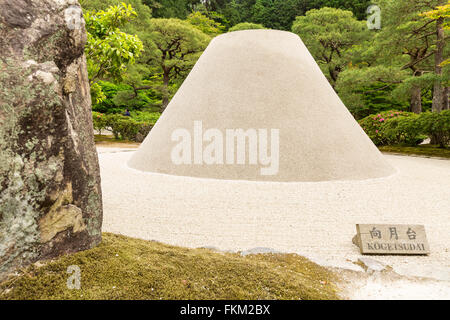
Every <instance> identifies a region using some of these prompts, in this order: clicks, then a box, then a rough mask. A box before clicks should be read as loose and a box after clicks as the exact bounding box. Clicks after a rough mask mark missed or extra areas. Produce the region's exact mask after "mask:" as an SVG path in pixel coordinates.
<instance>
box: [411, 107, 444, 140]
mask: <svg viewBox="0 0 450 320" xmlns="http://www.w3.org/2000/svg"><path fill="white" fill-rule="evenodd" d="M418 122H419V125H420V127H421V128H422V132H423V133H424V134H426V135H428V136H429V137H430V139H431V141H432V143H435V144H438V145H439V146H440V147H442V148H444V147H446V146H449V145H450V110H444V111H442V112H440V113H436V112H424V113H422V114H420V117H419V119H418Z"/></svg>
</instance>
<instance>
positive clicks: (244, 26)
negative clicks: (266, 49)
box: [228, 22, 264, 32]
mask: <svg viewBox="0 0 450 320" xmlns="http://www.w3.org/2000/svg"><path fill="white" fill-rule="evenodd" d="M252 29H264V26H263V25H262V24H258V23H250V22H242V23H238V24H237V25H235V26H233V27H231V28H230V29H228V32H233V31H239V30H252Z"/></svg>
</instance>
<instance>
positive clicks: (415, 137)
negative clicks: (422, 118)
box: [381, 113, 426, 146]
mask: <svg viewBox="0 0 450 320" xmlns="http://www.w3.org/2000/svg"><path fill="white" fill-rule="evenodd" d="M418 118H419V115H417V114H414V113H413V114H410V115H408V116H399V117H393V118H390V119H387V120H386V121H385V123H384V125H382V128H381V135H382V136H384V137H385V139H386V141H387V143H386V144H388V145H408V146H416V145H418V144H420V143H421V142H423V140H425V139H426V136H423V135H422V128H421V126H420V123H419V122H418V121H417V119H418Z"/></svg>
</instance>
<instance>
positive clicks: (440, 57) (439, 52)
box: [432, 18, 445, 112]
mask: <svg viewBox="0 0 450 320" xmlns="http://www.w3.org/2000/svg"><path fill="white" fill-rule="evenodd" d="M443 22H444V18H439V19H438V20H437V21H436V28H437V30H436V35H437V42H436V52H435V54H434V65H435V73H436V75H438V76H441V75H442V66H441V64H442V62H443V61H444V46H445V42H444V36H445V35H444V28H443V27H442V25H443ZM443 96H444V88H443V87H442V83H441V81H440V80H436V81H435V82H434V87H433V105H432V111H433V112H441V110H442V108H443V104H444V97H443Z"/></svg>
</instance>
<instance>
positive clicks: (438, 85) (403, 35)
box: [81, 0, 450, 144]
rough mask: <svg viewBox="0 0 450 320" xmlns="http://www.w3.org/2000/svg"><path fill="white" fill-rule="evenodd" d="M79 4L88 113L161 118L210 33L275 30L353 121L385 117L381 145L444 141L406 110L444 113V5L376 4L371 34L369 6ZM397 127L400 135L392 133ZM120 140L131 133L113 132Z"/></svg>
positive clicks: (187, 0) (141, 0)
mask: <svg viewBox="0 0 450 320" xmlns="http://www.w3.org/2000/svg"><path fill="white" fill-rule="evenodd" d="M81 3H82V6H83V8H84V11H85V17H86V21H87V27H88V32H89V40H88V46H87V48H86V53H87V57H88V65H89V75H90V80H91V90H92V96H93V110H94V111H97V112H100V113H103V114H105V115H108V114H123V113H124V111H125V109H128V110H130V111H131V113H132V114H133V117H131V118H128V120H130V119H133V121H137V122H146V120H145V121H144V119H139V120H138V119H136V114H137V112H139V113H140V115H141V118H142V117H144V118H145V117H146V116H145V115H147V114H148V115H150V117H152V119H153V115H159V113H155V112H158V111H159V112H162V111H164V108H165V107H166V106H167V105H168V103H169V101H170V99H171V98H172V97H173V95H174V94H175V93H176V91H177V90H178V88H179V86H180V85H181V84H182V82H183V81H184V79H185V77H186V76H187V74H188V73H189V71H190V70H191V68H192V66H193V65H194V64H195V62H196V61H197V59H198V58H199V56H200V55H201V54H202V52H203V50H204V49H205V48H206V46H207V45H208V43H209V41H210V40H211V39H212V38H213V37H215V36H217V35H219V34H221V33H224V32H232V31H237V30H247V29H261V28H269V29H270V28H272V29H281V30H292V31H293V32H294V33H297V34H298V35H299V36H300V37H301V38H302V40H303V42H304V43H305V44H306V46H307V47H308V49H309V50H310V52H311V53H312V55H313V56H314V58H315V59H316V61H317V63H318V64H319V66H320V67H321V69H322V71H323V73H324V74H325V76H326V77H327V78H328V80H329V81H330V83H331V85H332V86H333V87H334V89H335V90H336V92H337V93H338V94H339V96H340V98H341V99H342V100H343V102H344V103H345V104H346V106H347V107H348V109H349V110H350V112H351V113H352V114H353V116H354V117H355V118H356V119H363V118H365V119H366V120H365V122H364V121H363V122H364V123H366V122H367V119H373V117H374V116H376V115H378V114H382V115H383V116H384V115H385V114H386V116H385V118H386V119H387V121H386V123H389V125H384V124H383V125H382V128H379V129H382V130H379V129H378V128H375V126H373V130H372V131H371V132H370V134H369V135H370V136H371V138H373V139H374V141H377V144H386V143H389V144H392V143H405V144H415V143H416V142H417V141H420V139H421V138H423V135H426V136H430V137H432V140H433V142H434V143H437V141H444V142H443V144H445V137H444V138H443V137H440V135H442V133H441V131H439V132H438V133H435V132H434V131H433V129H432V128H433V127H432V126H431V125H430V124H429V121H428V122H426V121H425V120H424V119H425V118H426V117H425V116H423V117H420V119H421V122H417V121H413V120H412V119H413V118H414V119H415V117H414V115H411V114H409V113H407V112H415V113H420V112H422V111H424V112H426V111H429V110H432V111H435V112H439V111H441V110H446V109H448V92H449V87H450V75H449V74H450V63H448V61H450V60H449V58H448V57H449V55H450V51H449V49H448V46H446V45H445V44H446V40H447V38H448V31H446V30H448V28H449V25H450V23H449V18H450V14H449V9H448V8H449V7H450V5H449V4H447V5H446V3H450V2H447V0H377V1H374V3H376V4H377V5H379V6H380V7H381V29H380V30H369V28H368V27H367V23H366V21H365V19H366V18H367V15H368V13H367V12H366V10H367V8H368V6H369V5H370V4H371V3H372V2H371V1H356V0H206V1H200V0H123V3H122V0H81ZM439 30H441V31H442V30H443V32H444V33H442V32H441V33H439V32H437V31H439ZM438 34H440V35H441V36H440V38H439V37H438ZM445 90H446V91H445ZM392 109H395V110H399V111H401V112H403V113H402V116H399V117H395V119H390V117H389V112H390V110H392ZM429 117H430V119H431V120H430V121H438V119H437V118H432V116H429ZM156 118H157V116H156ZM156 118H155V120H156ZM404 118H408V119H409V120H403V119H404ZM439 119H440V118H439ZM122 120H123V119H122ZM408 121H409V122H408ZM439 121H442V120H439ZM443 121H446V120H445V119H444V120H443ZM416 124H420V126H423V128H420V133H419V134H416V133H415V131H417V130H419V129H418V128H416V127H415V126H416ZM366 125H367V126H368V124H366ZM116 127H117V126H116ZM425 127H426V128H427V130H425V129H424V128H425ZM441 127H442V125H441ZM110 128H111V126H110ZM374 130H378V133H377V134H374V132H375V131H374ZM401 130H403V133H400V134H398V132H399V131H401ZM116 131H117V130H116ZM122 131H123V130H122ZM125 135H130V136H133V135H134V134H127V133H124V134H122V133H119V134H118V136H120V137H124V136H125ZM380 135H381V136H380ZM132 139H135V138H132ZM377 139H378V140H380V141H378V140H377ZM439 143H440V142H439Z"/></svg>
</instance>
